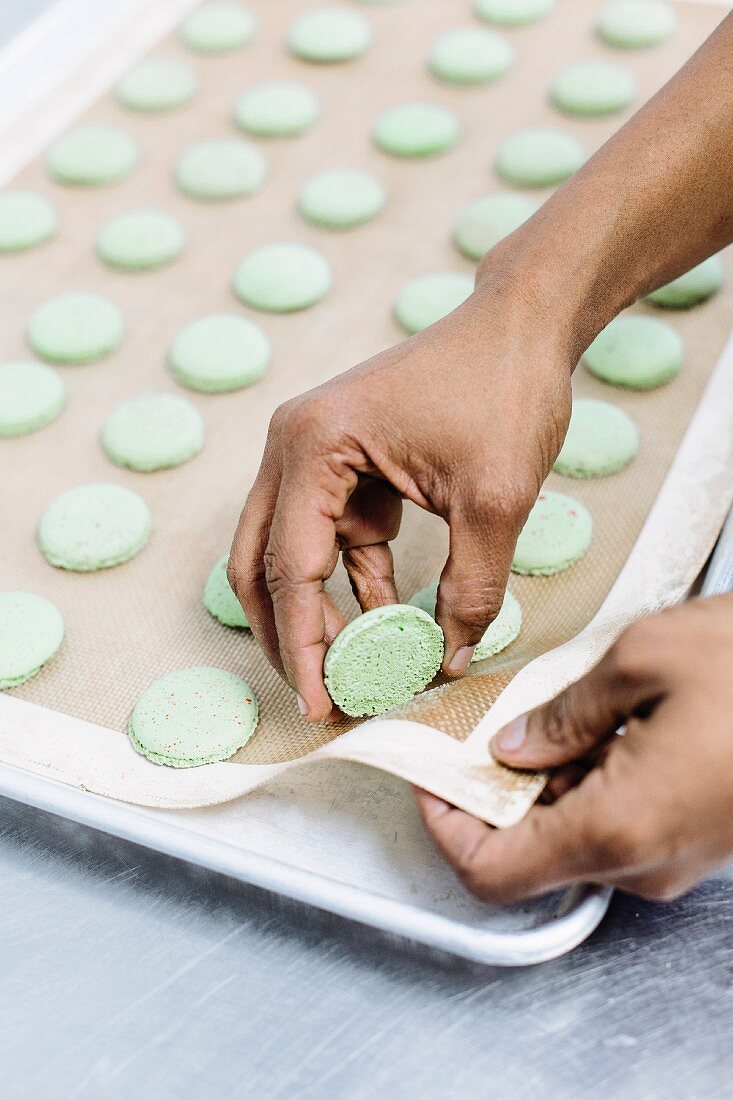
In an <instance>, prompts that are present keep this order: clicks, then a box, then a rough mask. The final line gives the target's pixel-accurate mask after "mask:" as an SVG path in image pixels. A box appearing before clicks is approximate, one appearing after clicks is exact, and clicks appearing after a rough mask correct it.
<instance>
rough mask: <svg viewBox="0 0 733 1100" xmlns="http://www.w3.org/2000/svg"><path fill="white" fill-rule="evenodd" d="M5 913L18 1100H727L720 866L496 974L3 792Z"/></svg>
mask: <svg viewBox="0 0 733 1100" xmlns="http://www.w3.org/2000/svg"><path fill="white" fill-rule="evenodd" d="M49 4H50V0H0V45H2V43H3V40H6V39H7V38H9V37H10V35H11V34H13V33H16V32H17V31H18V30H19V29H20V27H21V26H22V25H23V23H25V22H27V21H29V20H30V19H31V18H32V17H33V16H34V15H35V14H37V13H38V12H39V11H40V10H42V9H43V8H45V7H48V6H49ZM0 901H1V905H0V931H1V934H0V974H2V978H3V988H4V991H5V992H4V995H3V997H2V1026H1V1027H0V1067H2V1068H1V1072H2V1078H1V1079H2V1086H1V1088H2V1095H3V1097H5V1098H8V1100H14V1098H16V1097H18V1098H20V1097H23V1098H27V1097H44V1100H46V1098H55V1097H64V1098H65V1100H70V1098H76V1097H84V1098H94V1100H98V1098H104V1097H125V1098H126V1100H127V1098H129V1097H145V1098H147V1097H156V1098H168V1097H185V1098H199V1097H215V1098H216V1100H224V1098H226V1097H230V1096H231V1097H244V1096H246V1097H257V1100H267V1098H270V1097H301V1096H302V1097H338V1098H341V1097H348V1098H349V1100H360V1098H364V1100H367V1098H369V1100H373V1098H375V1097H387V1096H389V1097H390V1098H401V1097H405V1098H410V1100H412V1098H413V1097H429V1098H432V1097H456V1096H465V1097H483V1096H492V1097H499V1098H504V1097H509V1098H511V1100H523V1098H524V1097H527V1098H530V1097H531V1098H532V1100H536V1098H537V1097H540V1098H543V1097H553V1100H563V1098H565V1097H593V1098H594V1100H595V1098H596V1097H601V1098H603V1100H607V1098H615V1097H623V1098H624V1100H637V1098H638V1100H650V1098H656V1097H665V1098H667V1097H670V1096H671V1097H674V1098H675V1100H680V1098H688V1097H689V1098H695V1100H696V1098H698V1097H705V1098H706V1100H708V1098H714V1100H718V1098H724V1097H729V1096H730V1097H733V1072H732V1070H733V1056H732V1055H731V1049H730V1048H731V1042H730V1040H731V1020H732V1018H733V955H732V953H731V942H732V941H733V876H730V875H727V876H726V875H721V876H720V877H719V878H717V879H715V880H713V881H712V882H709V883H707V884H706V885H704V886H701V887H700V888H698V889H697V890H696V891H694V892H693V893H692V894H691V895H690V896H689V897H687V898H685V899H684V900H682V901H680V902H677V903H675V904H673V905H669V906H661V905H652V904H647V903H642V902H638V901H636V900H634V899H629V898H624V897H622V896H617V897H616V898H615V900H614V902H613V903H612V907H611V911H610V913H609V915H608V917H607V919H606V920H605V921H604V923H603V925H602V926H601V928H600V929H599V930H598V931H597V932H596V933H595V935H594V936H593V937H592V938H591V939H590V940H589V941H588V942H587V943H586V944H584V945H583V946H581V947H580V948H578V949H577V950H576V951H575V952H573V953H572V954H571V955H570V956H567V957H565V958H562V959H559V960H557V961H556V962H553V963H549V964H546V965H544V966H540V967H536V968H533V969H529V970H511V971H500V970H487V969H482V968H478V967H473V966H470V965H468V964H462V963H457V962H455V961H454V960H450V959H447V958H443V957H439V956H435V955H432V954H429V953H428V952H426V951H422V950H418V949H416V948H413V947H411V946H410V945H408V944H400V943H396V942H394V941H390V940H387V939H386V938H385V937H383V936H381V935H379V934H377V933H375V932H372V931H370V930H369V929H364V928H360V927H358V926H356V925H352V924H349V923H348V922H346V921H343V920H340V919H338V918H335V917H330V916H327V915H324V914H320V913H317V912H315V911H313V910H308V909H306V908H305V907H302V906H299V905H296V904H294V903H290V902H285V901H283V900H282V899H279V898H276V897H271V896H268V895H265V894H264V893H262V892H260V891H257V890H254V889H249V888H246V887H243V886H241V885H240V884H238V883H235V882H232V881H229V880H227V879H224V878H222V877H220V876H217V875H214V874H211V873H208V872H204V871H201V870H198V869H196V868H193V867H190V866H188V865H185V864H181V863H179V862H177V861H175V860H173V859H169V858H167V857H163V856H158V855H155V854H153V853H150V852H146V851H145V850H143V849H141V848H136V847H134V846H133V845H130V844H128V843H125V842H123V841H120V840H116V839H113V838H110V837H106V836H103V835H102V834H99V833H96V832H94V831H92V830H90V829H86V828H84V827H82V826H78V825H73V824H70V823H68V822H65V821H62V820H60V819H57V818H54V817H51V816H50V815H48V814H44V813H41V812H38V811H34V810H31V809H28V808H26V807H23V806H20V805H17V804H15V803H12V802H9V801H7V800H3V799H0Z"/></svg>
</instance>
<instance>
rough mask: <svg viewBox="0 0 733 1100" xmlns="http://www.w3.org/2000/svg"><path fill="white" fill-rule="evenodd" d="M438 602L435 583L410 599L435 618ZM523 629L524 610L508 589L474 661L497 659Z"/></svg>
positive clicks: (477, 648)
mask: <svg viewBox="0 0 733 1100" xmlns="http://www.w3.org/2000/svg"><path fill="white" fill-rule="evenodd" d="M437 601H438V582H437V581H434V582H433V583H432V584H428V585H426V586H425V588H421V589H420V590H419V591H418V592H415V594H414V595H413V596H411V597H410V600H409V603H410V604H412V605H413V607H421V608H422V609H423V611H427V613H428V615H432V617H433V618H435V607H436V604H437ZM521 628H522V608H521V606H520V603H519V600H518V599H517V597H516V596H515V595H514V594H513V593H512V592H510V591H509V589H508V588H507V590H506V592H505V593H504V600H503V602H502V605H501V608H500V610H499V614H498V615H497V616H496V618H495V619H494V621H493V622H492V623H491V624H490V625H489V626H488V627H487V629H486V630H485V631H484V634H483V637H482V638H481V641H480V642H479V643H478V645H477V646H476V648H475V649H474V651H473V657H472V658H471V660H472V661H485V660H487V659H488V658H489V657H495V656H496V655H497V654H498V653H501V652H502V651H503V650H505V649H506V648H507V646H510V645H511V644H512V642H513V641H514V640H515V638H517V637H518V635H519V631H520V630H521Z"/></svg>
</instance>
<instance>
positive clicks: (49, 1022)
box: [0, 800, 733, 1100]
mask: <svg viewBox="0 0 733 1100" xmlns="http://www.w3.org/2000/svg"><path fill="white" fill-rule="evenodd" d="M731 942H733V877H731V876H728V877H725V876H722V877H720V878H717V879H715V880H714V881H712V882H709V883H707V884H705V885H703V886H701V887H699V888H698V889H697V890H696V891H694V892H693V893H692V894H691V895H690V896H688V897H687V898H685V899H684V900H682V901H679V902H677V903H674V904H672V905H656V904H648V903H642V902H638V901H636V900H634V899H631V898H626V897H623V896H620V895H617V896H616V898H615V900H614V901H613V903H612V908H611V911H610V913H609V915H608V917H607V918H606V920H605V921H604V923H603V924H602V925H601V927H600V929H599V930H598V931H597V932H596V933H595V934H594V935H593V936H592V937H591V939H590V940H589V941H587V942H586V943H585V944H584V945H582V946H581V947H579V948H578V949H577V950H576V951H575V952H573V953H572V954H571V955H568V956H565V957H564V958H561V959H558V960H557V961H555V962H552V963H547V964H545V965H543V966H539V967H534V968H529V969H523V970H508V971H507V970H501V971H500V970H489V969H484V968H479V967H475V966H472V965H468V964H465V965H464V964H461V963H457V962H456V961H455V960H448V959H446V958H443V957H437V956H434V955H432V954H430V953H428V952H427V951H425V950H418V949H414V948H411V947H410V946H409V945H404V944H397V943H393V942H390V941H388V940H387V939H385V938H384V937H383V936H381V935H380V934H378V933H376V932H373V931H371V930H369V929H366V928H362V927H359V926H357V925H353V924H351V923H349V922H346V921H343V920H341V919H339V918H336V917H331V916H327V915H325V914H322V913H318V912H316V911H315V910H309V909H306V908H305V907H302V906H299V905H296V904H295V903H289V902H285V901H283V900H282V899H280V898H277V897H271V896H269V895H265V894H263V893H262V892H261V891H258V890H255V889H253V888H247V887H244V886H241V885H239V884H237V883H234V882H232V881H230V880H228V879H224V878H221V877H219V876H217V875H214V874H212V873H210V872H204V871H200V870H198V869H195V868H193V867H191V866H189V865H186V864H182V863H180V862H178V861H176V860H173V859H170V858H168V857H163V856H158V855H156V854H154V853H150V852H148V851H146V850H143V849H140V848H136V847H134V846H132V845H130V844H128V843H125V842H123V841H119V840H116V839H113V838H111V837H108V836H105V835H103V834H101V833H97V832H95V831H92V830H90V829H87V828H85V827H82V826H78V825H73V824H70V823H69V822H66V821H64V820H62V819H59V818H54V817H51V816H49V815H47V814H44V813H40V812H38V811H34V810H31V809H29V808H26V807H24V806H21V805H19V804H16V803H12V802H7V801H4V800H3V801H1V802H0V974H2V977H3V983H2V984H3V989H4V994H3V996H2V998H1V1000H2V1006H3V1007H2V1020H1V1025H0V1066H2V1082H3V1084H2V1093H3V1096H4V1097H6V1098H13V1100H14V1098H16V1097H18V1098H20V1097H24V1098H25V1097H44V1098H55V1097H64V1098H65V1100H70V1098H72V1097H74V1098H77V1097H84V1098H94V1100H98V1098H104V1097H115V1098H116V1097H125V1098H127V1097H130V1096H134V1097H146V1098H147V1097H156V1098H162V1097H165V1098H168V1097H185V1098H198V1097H204V1096H206V1097H216V1098H217V1100H219V1098H226V1097H245V1096H246V1097H257V1098H258V1100H266V1098H271V1097H278V1098H280V1097H288V1098H289V1097H339V1098H341V1097H348V1098H349V1100H361V1098H363V1100H367V1098H368V1100H374V1098H375V1097H387V1096H389V1097H390V1098H402V1097H405V1098H410V1100H412V1098H414V1097H427V1098H433V1097H457V1096H465V1097H476V1096H496V1097H500V1098H503V1097H509V1098H511V1100H524V1098H525V1097H526V1098H530V1097H531V1098H532V1100H536V1098H537V1097H553V1098H556V1100H562V1098H565V1097H568V1098H569V1097H594V1098H595V1097H602V1098H604V1100H607V1098H615V1097H624V1100H637V1098H638V1100H649V1098H656V1097H665V1098H666V1097H670V1096H672V1097H674V1098H675V1100H679V1098H699V1097H705V1098H706V1100H707V1098H716V1100H717V1098H722V1097H727V1096H733V1075H732V1074H731V1072H730V1068H731V1053H730V1032H731V1027H730V1023H731V1015H732V1012H733V985H732V981H731V978H732V972H733V958H732V956H731Z"/></svg>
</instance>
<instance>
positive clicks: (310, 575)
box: [229, 274, 577, 721]
mask: <svg viewBox="0 0 733 1100" xmlns="http://www.w3.org/2000/svg"><path fill="white" fill-rule="evenodd" d="M507 283H508V280H507V279H506V278H504V277H500V276H498V275H497V276H492V275H491V274H485V275H484V276H483V277H482V278H481V279H480V281H479V286H478V288H477V290H476V292H475V293H474V294H473V296H472V297H471V298H470V299H469V300H468V301H467V302H466V303H465V304H464V305H463V306H462V307H460V308H459V309H457V310H456V311H455V312H454V313H452V314H451V315H450V316H449V317H447V318H445V319H444V320H443V321H441V322H439V323H438V324H436V325H433V326H432V327H431V328H429V329H427V330H426V331H425V332H423V333H420V334H419V335H417V336H414V337H412V338H411V339H409V340H406V341H404V343H401V344H399V345H397V346H396V347H394V348H391V349H390V350H388V351H385V352H383V353H382V354H380V355H377V356H376V357H375V358H373V359H371V360H369V361H368V362H366V363H364V364H362V365H361V366H359V367H357V368H355V369H354V370H351V371H349V372H347V373H346V374H343V375H341V376H339V377H337V378H335V379H334V380H333V381H331V382H328V383H326V384H325V385H323V386H320V387H319V388H318V389H315V390H312V391H311V392H310V393H306V394H304V395H303V396H302V397H298V398H296V399H295V400H293V401H290V402H288V403H287V404H285V405H283V406H281V407H280V408H279V409H278V410H277V412H276V413H275V415H274V417H273V419H272V423H271V425H270V430H269V434H268V439H267V444H266V448H265V454H264V458H263V461H262V466H261V468H260V471H259V474H258V476H257V479H256V481H255V484H254V486H253V488H252V491H251V493H250V495H249V499H248V501H247V504H246V506H245V509H244V511H243V513H242V517H241V520H240V523H239V528H238V530H237V533H236V536H235V539H234V544H233V547H232V552H231V558H230V564H229V579H230V582H231V585H232V588H233V589H234V591H235V592H236V594H237V596H238V597H239V599H240V601H241V602H242V605H243V606H244V609H245V611H246V613H247V617H248V619H249V622H250V624H251V626H252V630H253V632H254V634H255V636H256V638H257V639H258V641H259V642H260V644H261V645H262V647H263V649H264V651H265V653H266V654H267V656H268V657H269V659H270V661H271V662H272V664H273V665H275V667H276V668H278V669H279V670H280V671H281V672H282V673H283V674H284V676H285V677H286V678H287V681H288V682H289V683H290V685H291V686H292V687H293V688H294V690H295V691H297V693H298V695H299V703H300V707H301V710H302V711H303V713H305V714H306V715H307V717H308V718H309V719H310V720H312V721H322V720H323V719H324V718H326V717H327V716H328V715H329V713H330V711H331V709H332V703H331V700H330V699H329V697H328V694H327V692H326V689H325V686H324V683H323V659H324V655H325V652H326V646H327V645H328V644H329V642H330V641H332V640H333V638H334V637H335V635H336V634H337V633H338V632H339V630H340V629H341V628H342V627H343V625H344V620H343V618H342V617H341V615H340V614H339V612H338V611H337V609H336V608H335V606H334V605H333V603H332V601H331V600H330V599H329V597H328V596H327V595H326V593H325V591H324V581H325V580H326V579H327V578H328V577H329V576H330V575H331V574H332V572H333V570H334V568H335V566H336V562H337V560H338V554H339V552H341V553H342V554H343V560H344V564H345V566H346V569H347V571H348V574H349V578H350V581H351V584H352V587H353V589H354V592H355V595H356V597H357V599H358V601H359V604H360V605H361V608H362V610H364V611H366V610H369V609H370V608H374V607H377V606H380V605H382V604H387V603H393V602H396V601H397V591H396V588H395V581H394V573H393V565H392V556H391V551H390V548H389V543H390V541H391V540H392V539H394V538H395V536H396V535H397V532H398V529H399V525H400V515H401V500H402V498H407V499H408V500H412V501H414V502H415V503H416V504H418V505H419V506H420V507H421V508H425V509H427V510H428V511H430V512H434V513H436V514H437V515H439V516H442V517H443V519H445V521H446V522H447V523H448V525H449V527H450V555H449V557H448V561H447V562H446V565H445V568H444V570H443V572H442V575H441V578H440V590H439V594H438V604H437V619H438V622H439V623H440V625H441V626H442V628H443V630H444V632H445V658H444V667H445V670H446V671H447V672H448V673H449V674H454V675H457V674H460V673H461V672H463V671H465V669H466V667H467V666H468V663H469V661H470V659H471V655H472V653H473V647H474V646H475V644H476V643H477V642H478V641H479V640H480V638H481V636H482V634H483V632H484V630H485V629H486V627H487V626H488V624H489V623H490V622H491V621H492V619H493V618H494V617H495V616H496V614H497V613H498V611H499V608H500V607H501V602H502V598H503V595H504V589H505V587H506V582H507V578H508V575H509V567H510V564H511V560H512V555H513V552H514V545H515V542H516V539H517V536H518V534H519V531H520V530H521V527H522V525H523V523H524V521H525V519H526V517H527V514H528V512H529V510H530V508H531V507H532V505H533V504H534V501H535V499H536V497H537V494H538V492H539V490H540V488H541V486H542V483H543V481H544V480H545V477H546V476H547V474H548V472H549V470H550V467H551V465H552V463H553V461H554V459H555V458H556V456H557V453H558V451H559V448H560V446H561V444H562V440H563V437H564V434H565V430H566V428H567V423H568V419H569V415H570V403H571V394H570V376H571V372H572V368H573V366H574V365H575V360H576V359H577V354H576V353H574V351H573V350H571V349H570V348H569V347H565V345H564V341H563V330H562V325H561V324H560V323H558V321H557V316H558V314H557V312H556V314H555V318H554V319H553V320H552V323H550V320H551V315H552V311H553V304H552V300H551V299H550V298H549V296H548V297H547V299H546V300H542V299H540V301H538V302H535V301H533V300H532V298H531V295H530V294H529V293H528V291H527V289H526V287H522V290H521V291H519V292H513V291H511V290H510V289H509V287H508V285H507ZM548 315H550V316H548Z"/></svg>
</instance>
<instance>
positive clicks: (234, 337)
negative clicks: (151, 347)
mask: <svg viewBox="0 0 733 1100" xmlns="http://www.w3.org/2000/svg"><path fill="white" fill-rule="evenodd" d="M269 361H270V341H269V340H268V338H267V336H266V335H265V333H264V332H263V331H262V329H261V328H259V326H258V325H255V324H254V322H252V321H250V320H248V319H247V318H246V317H238V316H236V314H233V313H211V314H207V315H206V316H204V317H199V318H198V319H197V320H196V321H192V322H191V323H190V324H188V325H186V327H185V328H182V329H181V331H180V332H179V333H178V335H177V336H176V338H175V340H174V341H173V344H172V346H171V350H170V354H169V363H170V369H171V372H172V374H173V376H174V377H175V378H176V379H177V381H179V382H180V383H181V385H183V386H186V387H187V388H188V389H190V390H197V391H198V392H199V393H230V392H231V391H232V390H241V389H244V388H245V387H246V386H251V385H253V384H254V383H255V382H259V380H260V379H261V378H262V376H263V375H264V373H265V371H266V370H267V365H268V363H269Z"/></svg>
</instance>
